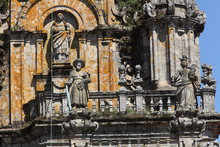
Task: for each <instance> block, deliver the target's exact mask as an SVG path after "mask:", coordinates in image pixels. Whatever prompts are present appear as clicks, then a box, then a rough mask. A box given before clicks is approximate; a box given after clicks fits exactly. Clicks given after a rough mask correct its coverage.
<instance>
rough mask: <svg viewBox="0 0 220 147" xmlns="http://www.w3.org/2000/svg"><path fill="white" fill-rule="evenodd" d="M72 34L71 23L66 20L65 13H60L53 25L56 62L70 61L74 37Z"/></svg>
mask: <svg viewBox="0 0 220 147" xmlns="http://www.w3.org/2000/svg"><path fill="white" fill-rule="evenodd" d="M70 34H71V32H70V25H69V24H68V23H67V22H65V20H64V16H63V14H62V13H58V14H57V16H56V20H55V22H54V23H53V24H52V27H51V37H52V47H53V61H54V62H61V63H63V62H67V61H68V59H69V49H70V44H71V37H72V36H71V37H70ZM73 38H74V37H73Z"/></svg>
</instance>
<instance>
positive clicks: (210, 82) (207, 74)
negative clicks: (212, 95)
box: [202, 64, 216, 89]
mask: <svg viewBox="0 0 220 147" xmlns="http://www.w3.org/2000/svg"><path fill="white" fill-rule="evenodd" d="M212 70H213V67H212V66H211V65H207V64H203V65H202V71H203V76H202V83H203V84H204V88H210V89H216V80H215V79H214V78H213V76H212Z"/></svg>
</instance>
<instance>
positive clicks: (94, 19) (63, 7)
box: [22, 0, 100, 31]
mask: <svg viewBox="0 0 220 147" xmlns="http://www.w3.org/2000/svg"><path fill="white" fill-rule="evenodd" d="M86 1H87V0H83V1H82V0H65V1H60V0H54V2H53V3H51V2H48V1H45V0H41V1H39V2H37V3H36V2H35V3H34V5H30V6H29V8H28V11H27V14H26V18H25V19H24V20H23V22H22V24H23V25H24V29H25V30H28V31H35V30H36V29H37V30H43V23H44V20H45V19H46V17H47V16H48V15H50V14H51V13H54V12H56V11H66V12H69V13H71V14H72V15H73V16H74V17H75V18H76V19H77V21H78V24H79V31H81V30H84V29H88V30H91V29H94V28H95V27H96V26H97V25H98V24H99V19H100V15H99V14H98V13H99V12H98V10H97V8H96V7H95V6H94V5H92V4H91V2H86ZM84 22H86V23H84Z"/></svg>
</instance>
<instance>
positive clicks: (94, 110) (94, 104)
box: [92, 99, 96, 113]
mask: <svg viewBox="0 0 220 147" xmlns="http://www.w3.org/2000/svg"><path fill="white" fill-rule="evenodd" d="M92 112H93V113H95V112H96V99H92Z"/></svg>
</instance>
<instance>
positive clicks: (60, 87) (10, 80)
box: [0, 0, 220, 147]
mask: <svg viewBox="0 0 220 147" xmlns="http://www.w3.org/2000/svg"><path fill="white" fill-rule="evenodd" d="M121 2H122V3H125V4H126V2H127V4H128V5H123V6H122V5H120V4H122V3H121ZM0 7H1V6H0ZM9 12H10V15H8V13H4V14H3V15H2V14H0V40H3V41H4V45H3V46H2V45H1V42H0V48H2V49H3V50H4V51H5V52H4V53H3V52H2V49H0V88H2V89H0V90H1V92H0V95H1V97H0V103H1V105H0V115H1V118H0V124H3V126H2V127H0V146H19V147H20V146H22V147H26V146H27V147H29V146H39V145H40V146H71V147H78V146H82V147H85V146H86V147H87V146H126V147H127V146H129V147H131V146H139V147H140V146H150V147H158V146H172V147H200V146H219V144H218V143H215V142H214V141H215V140H216V139H217V138H218V135H219V134H220V131H219V130H220V116H219V114H218V113H215V110H214V99H215V88H216V87H215V86H216V81H215V79H214V78H213V77H212V68H211V67H210V66H207V65H206V66H203V70H204V75H203V77H202V80H201V79H200V72H199V71H200V70H199V69H198V67H199V66H200V55H199V52H200V50H199V41H198V40H199V35H200V33H201V32H202V31H203V29H204V23H205V21H206V15H205V14H204V13H203V12H202V11H200V10H199V9H198V7H197V5H196V3H195V1H194V0H147V1H139V0H134V1H130V0H129V1H128V0H123V1H118V0H110V1H108V0H99V1H97V0H53V1H50V0H29V1H26V0H11V1H10V11H9ZM59 14H62V16H63V17H64V18H65V20H62V21H61V24H60V23H58V22H57V21H58V20H56V16H57V15H59ZM8 16H10V18H9V19H10V21H8V20H7V19H6V17H8ZM60 16H61V15H60ZM7 22H10V23H9V24H8V25H9V27H7ZM54 22H56V23H54ZM1 23H2V24H1ZM67 24H68V25H67ZM57 25H59V27H57ZM59 28H62V29H60V30H61V31H62V32H61V34H63V35H61V36H60V37H58V39H60V41H58V42H56V41H55V39H57V38H56V37H53V35H54V34H53V33H54V31H55V30H56V29H59ZM51 30H53V31H51ZM65 31H67V32H65ZM3 32H4V33H3ZM2 33H3V34H2ZM61 38H62V39H61ZM53 39H54V40H53ZM67 40H68V41H67ZM65 41H66V42H65ZM54 42H55V44H58V45H59V44H63V43H64V44H65V43H67V42H68V43H67V44H65V46H64V47H61V48H58V50H59V51H57V50H53V47H54V46H53V43H54ZM67 46H68V47H67ZM66 48H68V52H65V51H63V49H66ZM56 49H57V48H56ZM54 53H57V54H60V53H65V56H68V58H65V59H63V58H58V59H59V62H57V61H55V60H53V55H54ZM182 55H186V56H187V57H188V59H189V63H190V65H196V66H192V67H193V68H192V67H191V68H190V70H192V72H193V77H194V78H196V77H198V79H197V80H198V85H200V83H201V82H202V83H203V84H204V86H203V87H202V88H200V87H199V86H198V87H193V86H195V85H193V86H192V84H191V82H192V81H189V80H186V79H187V78H192V77H191V76H192V75H189V77H188V75H187V74H188V73H187V74H186V75H185V76H186V77H187V78H185V79H182V81H184V80H186V81H187V82H189V84H190V85H191V86H192V87H193V88H194V89H193V92H191V94H192V93H193V94H194V96H193V98H192V97H190V96H189V95H187V93H190V91H191V90H192V87H191V89H186V90H185V93H184V95H182V99H183V100H187V99H189V100H190V102H189V101H186V103H185V104H181V103H180V101H178V96H177V95H176V92H177V89H176V88H175V87H173V86H172V81H171V76H173V75H174V74H175V73H176V72H177V71H178V70H179V69H180V66H179V65H180V62H181V61H179V59H178V58H179V57H181V56H182ZM4 57H5V58H4ZM77 58H80V59H82V60H84V61H85V63H86V66H85V69H83V70H84V71H86V72H89V73H90V79H91V83H90V84H89V90H90V97H89V101H88V103H87V104H84V105H87V106H88V110H85V111H84V110H83V109H81V110H82V111H81V110H80V109H75V108H74V109H73V111H70V110H69V108H68V107H67V104H68V100H67V95H66V89H65V83H66V82H67V80H68V77H69V74H70V71H71V70H72V69H73V67H72V66H71V63H72V62H73V61H74V60H75V59H77ZM3 59H4V64H3V63H2V62H3ZM60 59H61V60H60ZM60 61H61V62H60ZM3 65H5V66H6V69H4V68H5V67H4V66H3ZM119 67H120V68H119ZM118 68H119V70H118ZM188 68H189V67H187V69H188ZM3 69H4V70H3ZM2 70H3V71H4V72H1V71H2ZM2 73H4V74H2ZM182 84H183V83H182ZM187 84H188V83H187ZM199 102H200V103H199ZM179 105H183V106H184V107H179ZM189 105H190V107H188V106H189ZM75 111H76V113H75V114H74V115H72V114H73V112H75ZM90 111H91V112H92V113H91V112H90ZM90 113H91V116H92V117H91V116H90V115H89V114H90ZM8 124H9V125H8ZM98 124H99V129H98V130H96V129H97V126H98Z"/></svg>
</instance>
